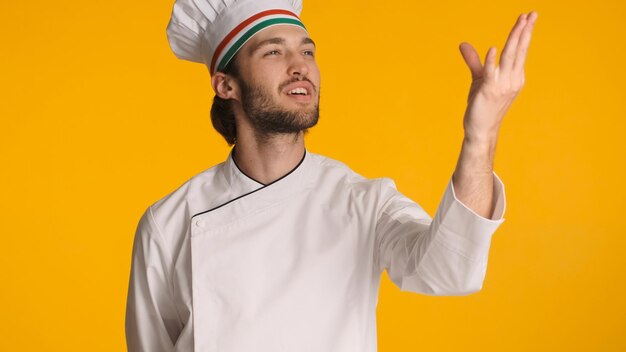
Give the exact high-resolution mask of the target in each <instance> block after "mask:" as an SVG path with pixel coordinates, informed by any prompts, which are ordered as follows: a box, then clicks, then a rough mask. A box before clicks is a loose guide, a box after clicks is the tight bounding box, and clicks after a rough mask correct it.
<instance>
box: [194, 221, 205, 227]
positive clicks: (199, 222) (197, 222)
mask: <svg viewBox="0 0 626 352" xmlns="http://www.w3.org/2000/svg"><path fill="white" fill-rule="evenodd" d="M196 226H198V227H204V221H202V220H196Z"/></svg>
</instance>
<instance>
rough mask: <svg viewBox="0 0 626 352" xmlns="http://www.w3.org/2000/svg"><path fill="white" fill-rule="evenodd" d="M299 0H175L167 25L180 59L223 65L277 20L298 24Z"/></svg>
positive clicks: (212, 69)
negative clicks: (253, 37)
mask: <svg viewBox="0 0 626 352" xmlns="http://www.w3.org/2000/svg"><path fill="white" fill-rule="evenodd" d="M301 10H302V0H176V2H175V3H174V9H173V10H172V17H171V18H170V22H169V23H168V25H167V30H166V33H167V38H168V41H169V44H170V48H172V51H173V52H174V54H175V55H176V57H178V58H179V59H183V60H189V61H193V62H199V63H204V64H205V65H207V67H208V68H209V72H210V73H211V75H212V74H213V73H215V71H217V70H221V69H223V68H224V67H225V66H226V65H227V64H228V62H229V61H230V60H231V59H232V58H233V57H234V56H235V54H236V53H237V51H239V49H241V47H242V46H243V45H244V44H245V43H246V42H247V41H248V40H249V39H250V38H252V36H254V35H255V34H256V33H258V32H259V31H261V30H263V29H265V28H267V27H270V26H274V25H278V24H288V25H295V26H300V27H302V28H304V29H305V30H306V28H305V27H304V25H303V24H302V22H301V21H300V18H298V15H299V14H300V11H301Z"/></svg>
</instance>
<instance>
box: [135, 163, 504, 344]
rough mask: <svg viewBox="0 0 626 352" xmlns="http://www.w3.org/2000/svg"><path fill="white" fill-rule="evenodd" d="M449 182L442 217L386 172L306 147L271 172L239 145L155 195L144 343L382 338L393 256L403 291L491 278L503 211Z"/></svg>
mask: <svg viewBox="0 0 626 352" xmlns="http://www.w3.org/2000/svg"><path fill="white" fill-rule="evenodd" d="M494 196H495V199H496V205H495V209H494V213H493V214H492V216H491V219H487V218H484V217H482V216H480V215H478V214H476V213H475V212H474V211H472V210H471V209H469V208H468V207H466V206H465V205H464V204H462V203H461V202H460V201H459V200H458V199H457V198H456V196H455V194H454V189H453V184H452V179H450V182H449V183H448V186H447V188H446V190H445V193H444V195H443V198H442V200H441V202H440V204H439V207H438V209H437V212H436V214H435V217H434V218H433V219H431V218H430V217H429V215H428V214H427V213H426V212H425V211H424V210H423V209H422V208H421V207H420V206H419V205H418V204H416V203H415V202H414V201H412V200H410V199H409V198H407V197H405V196H403V195H402V194H401V193H399V192H398V190H397V189H396V186H395V184H394V183H393V181H391V180H390V179H387V178H380V179H366V178H364V177H362V176H360V175H358V174H357V173H355V172H354V171H352V170H350V169H349V168H348V167H347V166H346V165H344V164H342V163H340V162H338V161H335V160H332V159H329V158H326V157H324V156H321V155H317V154H313V153H309V152H305V155H304V157H303V159H302V161H301V162H300V163H299V164H298V166H297V167H295V168H294V169H293V170H292V171H291V172H290V173H288V174H287V175H285V176H283V177H282V178H280V179H279V180H277V181H275V182H272V183H270V184H268V185H263V184H260V183H259V182H257V181H255V180H253V179H252V178H250V177H248V176H246V175H245V174H244V173H243V172H242V171H241V170H240V169H239V168H238V167H237V165H236V164H235V162H234V160H233V157H232V152H231V154H230V155H229V156H228V159H227V160H226V161H225V162H223V163H221V164H219V165H216V166H214V167H212V168H210V169H208V170H205V171H203V172H201V173H199V174H198V175H196V176H194V177H192V178H191V179H189V180H188V181H187V182H185V183H184V184H183V185H181V186H180V187H179V188H178V189H176V190H175V191H173V192H172V193H170V194H169V195H167V196H165V197H164V198H162V199H160V200H159V201H157V202H156V203H154V204H152V205H151V206H150V207H148V208H147V209H146V211H145V213H144V214H143V216H142V217H141V219H140V221H139V224H138V226H137V231H136V234H135V240H134V244H133V252H132V266H131V274H130V285H129V291H128V300H127V307H126V340H127V345H128V349H129V351H131V352H135V351H149V352H159V351H198V352H251V351H255V352H281V351H285V352H295V351H298V352H334V351H336V352H374V351H376V349H377V338H376V304H377V301H378V289H379V283H380V277H381V273H382V271H383V270H387V273H388V276H389V277H390V279H391V280H392V281H393V283H394V284H395V285H397V286H398V287H399V288H400V289H401V290H402V291H412V292H417V293H422V294H427V295H465V294H469V293H472V292H476V291H478V290H480V289H481V287H482V283H483V280H484V277H485V273H486V267H487V258H488V252H489V246H490V243H491V236H492V234H493V233H494V231H495V230H496V228H497V227H498V226H499V225H500V224H501V223H502V222H503V221H504V219H503V218H502V216H503V214H504V210H505V194H504V186H503V184H502V182H501V181H500V179H499V178H498V177H497V176H496V175H495V173H494Z"/></svg>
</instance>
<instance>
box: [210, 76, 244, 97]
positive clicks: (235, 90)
mask: <svg viewBox="0 0 626 352" xmlns="http://www.w3.org/2000/svg"><path fill="white" fill-rule="evenodd" d="M211 86H213V91H214V92H215V95H217V96H218V97H220V98H222V99H226V100H228V99H234V100H237V101H240V98H239V97H240V94H239V85H238V84H237V80H236V79H234V78H233V77H232V76H230V75H227V74H225V73H223V72H215V73H214V74H213V76H211Z"/></svg>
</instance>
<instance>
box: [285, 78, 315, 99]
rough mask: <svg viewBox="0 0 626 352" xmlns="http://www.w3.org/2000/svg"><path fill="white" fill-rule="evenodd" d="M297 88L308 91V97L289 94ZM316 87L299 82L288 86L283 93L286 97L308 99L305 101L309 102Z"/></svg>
mask: <svg viewBox="0 0 626 352" xmlns="http://www.w3.org/2000/svg"><path fill="white" fill-rule="evenodd" d="M296 88H304V89H306V93H307V94H306V95H291V94H289V91H291V90H292V89H296ZM314 91H315V90H314V87H313V85H312V84H311V83H309V82H307V81H297V82H293V83H290V84H288V85H287V86H286V87H285V89H283V93H285V95H288V96H290V97H292V98H301V99H302V98H307V99H305V100H309V99H310V97H311V96H312V95H313V93H314Z"/></svg>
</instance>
